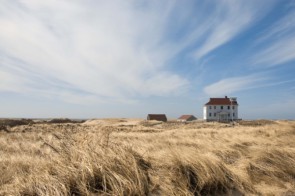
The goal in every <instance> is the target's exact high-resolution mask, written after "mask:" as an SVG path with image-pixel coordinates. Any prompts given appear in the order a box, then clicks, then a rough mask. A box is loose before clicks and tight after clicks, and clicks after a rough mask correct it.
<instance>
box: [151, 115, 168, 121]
mask: <svg viewBox="0 0 295 196" xmlns="http://www.w3.org/2000/svg"><path fill="white" fill-rule="evenodd" d="M147 120H157V121H163V122H167V117H166V115H165V114H148V116H147Z"/></svg>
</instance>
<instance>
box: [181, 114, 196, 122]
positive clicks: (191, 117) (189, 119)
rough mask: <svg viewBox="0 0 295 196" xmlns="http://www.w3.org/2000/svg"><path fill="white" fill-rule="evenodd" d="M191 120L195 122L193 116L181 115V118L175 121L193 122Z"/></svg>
mask: <svg viewBox="0 0 295 196" xmlns="http://www.w3.org/2000/svg"><path fill="white" fill-rule="evenodd" d="M193 120H197V118H196V117H195V116H194V115H182V116H181V117H179V118H178V119H177V121H181V122H187V121H193Z"/></svg>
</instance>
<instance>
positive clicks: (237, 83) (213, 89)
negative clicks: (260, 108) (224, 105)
mask: <svg viewBox="0 0 295 196" xmlns="http://www.w3.org/2000/svg"><path fill="white" fill-rule="evenodd" d="M266 80H267V78H266V77H262V76H261V75H258V74H253V75H249V76H242V77H232V78H226V79H222V80H220V81H218V82H216V83H213V84H210V85H208V86H206V87H205V88H204V92H205V93H206V94H207V95H210V96H221V95H227V94H232V93H234V92H238V91H241V90H245V89H250V88H255V87H256V86H257V84H258V83H261V82H263V81H266Z"/></svg>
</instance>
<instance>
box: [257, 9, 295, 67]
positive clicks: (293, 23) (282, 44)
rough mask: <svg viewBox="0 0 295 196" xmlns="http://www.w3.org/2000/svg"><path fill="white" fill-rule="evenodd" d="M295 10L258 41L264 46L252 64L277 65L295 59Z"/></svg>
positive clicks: (258, 43)
mask: <svg viewBox="0 0 295 196" xmlns="http://www.w3.org/2000/svg"><path fill="white" fill-rule="evenodd" d="M294 33H295V12H294V11H293V12H289V13H288V14H286V15H285V16H284V17H283V18H282V19H280V20H279V21H277V22H276V23H274V24H273V25H272V26H271V27H270V28H269V29H267V31H265V32H264V33H263V36H261V37H260V38H259V39H258V40H257V41H256V42H257V43H256V44H257V45H258V46H259V45H260V44H261V45H265V46H263V47H262V49H261V50H260V52H257V53H256V54H255V55H254V56H253V58H252V64H253V65H256V66H262V67H271V66H277V65H280V64H283V63H287V62H289V61H293V60H295V52H294V51H295V38H294Z"/></svg>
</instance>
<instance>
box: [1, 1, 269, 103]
mask: <svg viewBox="0 0 295 196" xmlns="http://www.w3.org/2000/svg"><path fill="white" fill-rule="evenodd" d="M253 2H256V1H253ZM253 2H252V1H247V2H237V1H230V0H228V1H227V0H225V1H213V2H195V1H189V0H187V1H184V2H181V3H179V2H178V1H170V0H169V1H168V0H167V1H156V0H152V1H120V0H114V1H83V2H79V1H58V0H52V1H49V0H44V1H37V0H21V1H9V0H4V1H3V2H1V5H0V26H1V31H0V59H1V62H0V71H1V72H0V73H1V85H0V91H13V92H19V93H26V92H27V93H36V94H40V95H44V96H49V97H50V96H53V97H60V98H61V99H66V100H68V99H70V97H71V96H72V97H73V99H72V100H80V99H83V98H85V99H87V100H90V99H93V100H95V99H97V100H121V101H123V100H125V101H128V100H130V99H136V98H137V97H141V96H168V95H173V94H179V93H181V92H183V89H187V88H188V86H189V84H190V81H188V79H186V78H185V77H184V76H182V75H180V74H178V73H177V72H175V70H171V69H170V68H169V65H168V64H167V63H168V62H169V60H170V59H171V58H175V57H176V56H177V55H179V54H180V53H181V52H182V51H184V50H187V51H189V53H190V54H191V53H195V55H196V56H197V57H198V58H202V57H204V56H205V55H206V54H208V53H209V52H210V51H212V50H214V49H215V48H217V47H219V46H221V45H222V44H224V43H226V42H228V41H229V40H231V39H233V38H234V37H235V36H236V35H238V34H239V33H241V32H242V31H243V30H244V29H246V28H247V27H249V26H250V25H251V24H253V23H255V21H256V20H257V18H259V17H261V16H263V14H264V12H261V13H259V12H258V10H260V9H259V8H260V7H261V6H262V5H260V4H259V3H253ZM270 4H271V3H268V4H267V5H264V7H268V6H269V5H270ZM209 8H210V9H209ZM211 8H213V9H211ZM264 10H267V9H264ZM203 40H205V41H203ZM195 45H197V46H195ZM193 46H194V47H193ZM44 89H46V90H44ZM209 91H210V88H209Z"/></svg>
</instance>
